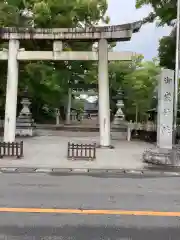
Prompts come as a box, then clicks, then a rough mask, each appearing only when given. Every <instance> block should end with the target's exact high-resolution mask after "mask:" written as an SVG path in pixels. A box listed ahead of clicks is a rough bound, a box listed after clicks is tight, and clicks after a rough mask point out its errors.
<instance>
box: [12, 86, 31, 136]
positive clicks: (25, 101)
mask: <svg viewBox="0 0 180 240" xmlns="http://www.w3.org/2000/svg"><path fill="white" fill-rule="evenodd" d="M21 104H22V106H23V107H22V110H21V111H20V114H19V116H18V118H17V122H16V136H21V137H25V136H27V137H32V136H34V135H35V123H34V120H33V119H32V114H31V112H30V109H29V106H30V104H31V102H30V100H29V98H28V93H27V90H25V92H24V94H23V98H22V101H21Z"/></svg>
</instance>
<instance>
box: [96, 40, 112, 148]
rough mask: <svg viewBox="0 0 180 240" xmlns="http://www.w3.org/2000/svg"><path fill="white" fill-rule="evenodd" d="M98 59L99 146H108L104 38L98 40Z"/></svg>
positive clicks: (107, 102) (108, 105)
mask: <svg viewBox="0 0 180 240" xmlns="http://www.w3.org/2000/svg"><path fill="white" fill-rule="evenodd" d="M98 59H99V65H98V81H99V82H98V83H99V126H100V147H110V141H111V135H110V103H109V76H108V75H109V74H108V41H107V40H106V39H100V40H99V58H98Z"/></svg>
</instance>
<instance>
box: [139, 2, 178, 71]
mask: <svg viewBox="0 0 180 240" xmlns="http://www.w3.org/2000/svg"><path fill="white" fill-rule="evenodd" d="M148 4H149V5H151V6H152V9H153V11H152V12H151V13H150V14H149V16H147V17H146V18H145V19H144V23H146V22H153V21H154V20H156V22H157V23H158V24H159V25H165V24H167V25H169V26H173V27H174V29H173V31H172V33H171V34H170V36H166V37H163V38H162V39H161V40H160V41H159V49H158V52H159V59H160V65H161V66H162V67H166V68H170V69H175V46H176V31H175V30H176V28H175V26H174V25H175V21H174V20H175V19H176V16H177V0H165V1H164V0H136V7H137V8H141V7H142V6H144V5H148Z"/></svg>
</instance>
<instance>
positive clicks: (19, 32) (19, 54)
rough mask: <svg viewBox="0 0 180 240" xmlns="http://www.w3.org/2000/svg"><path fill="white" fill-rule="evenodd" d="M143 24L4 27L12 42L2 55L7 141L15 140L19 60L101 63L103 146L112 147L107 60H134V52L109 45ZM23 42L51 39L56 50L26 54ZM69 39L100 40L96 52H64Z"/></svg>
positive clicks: (3, 32) (4, 35) (126, 37)
mask: <svg viewBox="0 0 180 240" xmlns="http://www.w3.org/2000/svg"><path fill="white" fill-rule="evenodd" d="M140 28H141V22H134V23H129V24H124V25H118V26H107V27H92V28H85V29H78V28H53V29H35V28H1V29H0V37H1V39H4V40H8V41H9V49H8V50H4V51H1V52H0V60H8V73H7V90H6V106H5V124H4V141H5V142H14V141H15V130H16V108H17V89H18V61H25V60H55V61H56V60H69V61H70V60H98V61H99V67H98V71H99V74H98V83H99V123H100V146H102V147H110V105H109V78H108V60H128V61H131V60H132V57H133V56H134V55H135V54H134V53H132V52H122V53H117V52H109V53H108V42H111V41H129V40H130V39H131V37H132V34H133V33H135V32H138V31H139V29H140ZM21 39H50V40H52V41H53V51H25V50H21V49H20V48H19V42H20V41H21ZM66 40H79V41H85V40H86V41H91V42H92V41H94V42H95V41H98V43H99V50H98V53H97V52H83V51H82V52H64V51H62V43H63V41H66Z"/></svg>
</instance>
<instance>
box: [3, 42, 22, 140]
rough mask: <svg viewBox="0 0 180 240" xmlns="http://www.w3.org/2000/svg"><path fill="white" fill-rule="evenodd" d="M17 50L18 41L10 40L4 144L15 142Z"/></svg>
mask: <svg viewBox="0 0 180 240" xmlns="http://www.w3.org/2000/svg"><path fill="white" fill-rule="evenodd" d="M18 50H19V41H18V40H16V39H10V40H9V50H8V72H7V87H6V105H5V122H4V142H14V141H15V132H16V112H17V92H18V60H17V54H18Z"/></svg>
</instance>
